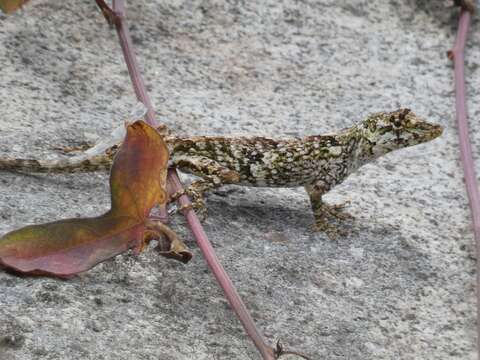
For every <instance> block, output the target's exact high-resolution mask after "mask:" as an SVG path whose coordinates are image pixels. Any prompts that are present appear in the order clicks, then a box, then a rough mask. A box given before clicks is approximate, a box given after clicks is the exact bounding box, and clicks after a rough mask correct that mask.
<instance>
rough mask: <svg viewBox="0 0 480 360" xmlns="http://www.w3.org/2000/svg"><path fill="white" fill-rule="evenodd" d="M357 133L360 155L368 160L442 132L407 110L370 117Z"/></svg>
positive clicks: (424, 140) (421, 141)
mask: <svg viewBox="0 0 480 360" xmlns="http://www.w3.org/2000/svg"><path fill="white" fill-rule="evenodd" d="M360 129H361V136H362V138H363V139H364V140H365V141H363V142H362V143H363V144H362V145H363V146H364V147H365V148H364V149H363V150H364V151H362V152H364V155H367V156H368V157H370V158H371V157H374V158H376V157H378V156H381V155H383V154H386V153H388V152H390V151H392V150H396V149H401V148H404V147H407V146H413V145H417V144H421V143H424V142H427V141H430V140H433V139H435V138H437V137H438V136H440V135H441V134H442V132H443V128H442V126H440V125H437V124H432V123H429V122H427V121H425V120H423V119H422V118H420V117H418V116H417V115H415V114H414V113H413V112H411V111H410V110H409V109H399V110H396V111H393V112H390V113H386V112H381V113H376V114H372V115H370V116H369V117H368V118H367V119H366V120H364V121H363V122H362V123H361V126H360Z"/></svg>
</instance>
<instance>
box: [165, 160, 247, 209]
mask: <svg viewBox="0 0 480 360" xmlns="http://www.w3.org/2000/svg"><path fill="white" fill-rule="evenodd" d="M173 164H174V165H175V166H176V167H177V168H179V169H180V170H181V171H184V172H187V173H190V174H193V175H196V176H198V177H201V179H200V180H196V181H194V182H192V183H191V184H190V185H189V186H188V187H187V188H186V189H184V190H183V191H180V192H177V193H175V194H173V195H172V196H171V197H170V201H174V200H176V199H178V198H179V197H180V196H181V195H184V194H187V195H189V196H190V197H191V198H192V200H193V202H192V207H193V208H195V209H197V210H200V212H201V213H202V214H203V215H204V216H205V215H206V207H205V202H204V200H203V194H204V193H205V192H206V191H210V190H212V189H215V188H218V187H220V186H222V185H226V184H235V183H238V182H239V181H240V175H239V174H238V172H236V171H235V170H231V169H229V168H228V167H225V166H222V165H221V164H220V163H218V162H217V161H215V160H212V159H209V158H206V157H200V156H192V157H182V158H181V159H177V160H176V159H173Z"/></svg>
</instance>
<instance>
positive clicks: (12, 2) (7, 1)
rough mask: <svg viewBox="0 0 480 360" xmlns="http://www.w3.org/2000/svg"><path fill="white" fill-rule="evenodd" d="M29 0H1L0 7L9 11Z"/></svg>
mask: <svg viewBox="0 0 480 360" xmlns="http://www.w3.org/2000/svg"><path fill="white" fill-rule="evenodd" d="M27 1H28V0H0V9H2V11H3V12H5V13H9V12H12V11H15V10H17V9H18V8H20V7H22V5H23V4H25V3H26V2H27Z"/></svg>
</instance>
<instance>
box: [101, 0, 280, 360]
mask: <svg viewBox="0 0 480 360" xmlns="http://www.w3.org/2000/svg"><path fill="white" fill-rule="evenodd" d="M96 2H97V5H98V6H99V7H100V9H101V10H102V12H103V14H104V15H105V17H106V18H107V20H108V21H109V22H110V23H113V24H114V25H115V28H116V30H117V33H118V37H119V41H120V46H121V47H122V51H123V55H124V58H125V62H126V64H127V68H128V72H129V74H130V78H131V80H132V84H133V87H134V89H135V94H136V96H137V99H138V100H139V101H141V102H142V103H143V104H144V105H145V106H146V107H147V109H148V111H147V114H146V116H145V117H146V120H147V122H148V123H149V124H150V125H152V126H154V127H157V126H158V123H157V121H156V119H155V113H154V111H153V106H152V103H151V101H150V98H149V96H148V93H147V91H146V88H145V84H144V82H143V79H142V76H141V73H140V70H139V66H138V62H137V60H136V57H135V54H134V51H133V46H132V41H131V38H130V33H129V31H128V27H127V24H126V21H125V1H124V0H113V1H112V7H113V8H110V7H109V6H108V5H107V4H106V3H105V1H103V0H96ZM168 181H169V183H170V186H171V187H172V188H173V189H175V190H174V191H181V190H182V184H181V183H180V179H179V178H178V175H177V172H176V170H175V169H170V170H169V172H168ZM179 203H180V206H182V205H187V204H190V201H189V200H188V197H187V196H186V195H183V196H181V197H180V198H179ZM183 214H184V216H185V218H186V219H187V222H188V224H189V226H190V229H191V231H192V233H193V235H194V237H195V239H196V241H197V244H198V246H199V247H200V250H201V251H202V254H203V256H204V257H205V260H206V261H207V264H208V266H209V267H210V269H211V270H212V272H213V274H214V276H215V278H216V279H217V281H218V283H219V284H220V286H221V287H222V289H223V291H224V293H225V296H226V297H227V299H228V301H229V303H230V305H231V306H232V308H233V310H234V311H235V313H236V314H237V316H238V317H239V319H240V322H241V323H242V325H243V327H244V328H245V331H246V332H247V334H248V336H250V338H251V339H252V341H253V342H254V344H255V346H256V347H257V349H258V351H259V352H260V354H261V355H262V358H263V359H264V360H274V359H275V358H276V356H275V354H274V349H273V348H272V347H270V346H268V345H267V344H266V342H265V340H264V339H263V337H262V335H261V334H260V332H259V331H258V329H257V327H256V326H255V323H254V321H253V319H252V317H251V316H250V314H249V313H248V310H247V308H246V306H245V304H244V303H243V301H242V299H241V297H240V295H239V294H238V292H237V290H236V289H235V286H234V285H233V283H232V281H231V280H230V278H229V277H228V274H227V273H226V271H225V269H224V268H223V267H222V265H221V264H220V262H219V260H218V257H217V256H216V254H215V250H214V249H213V246H212V244H211V243H210V241H209V240H208V237H207V235H206V233H205V231H204V230H203V227H202V225H201V223H200V221H199V220H198V217H197V215H196V214H195V212H194V211H193V210H192V209H191V208H185V209H184V210H183Z"/></svg>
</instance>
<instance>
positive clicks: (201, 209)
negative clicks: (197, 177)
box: [168, 188, 208, 221]
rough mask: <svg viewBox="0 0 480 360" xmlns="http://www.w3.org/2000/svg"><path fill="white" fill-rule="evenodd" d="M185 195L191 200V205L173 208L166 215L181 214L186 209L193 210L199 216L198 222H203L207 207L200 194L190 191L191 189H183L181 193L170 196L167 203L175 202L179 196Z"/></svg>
mask: <svg viewBox="0 0 480 360" xmlns="http://www.w3.org/2000/svg"><path fill="white" fill-rule="evenodd" d="M182 195H187V196H188V197H190V198H191V199H192V203H191V204H189V205H184V206H180V207H173V208H172V209H171V210H170V211H169V212H168V213H169V215H174V214H176V213H178V212H182V211H183V210H186V209H193V210H195V212H196V213H197V215H199V217H200V220H201V221H204V220H205V219H206V218H207V216H208V211H207V207H206V205H205V200H203V196H202V194H200V193H198V192H196V191H194V190H191V189H188V188H187V189H183V190H181V191H177V192H176V193H174V194H172V195H171V196H170V199H169V202H172V201H175V200H177V199H178V198H179V197H180V196H182Z"/></svg>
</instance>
